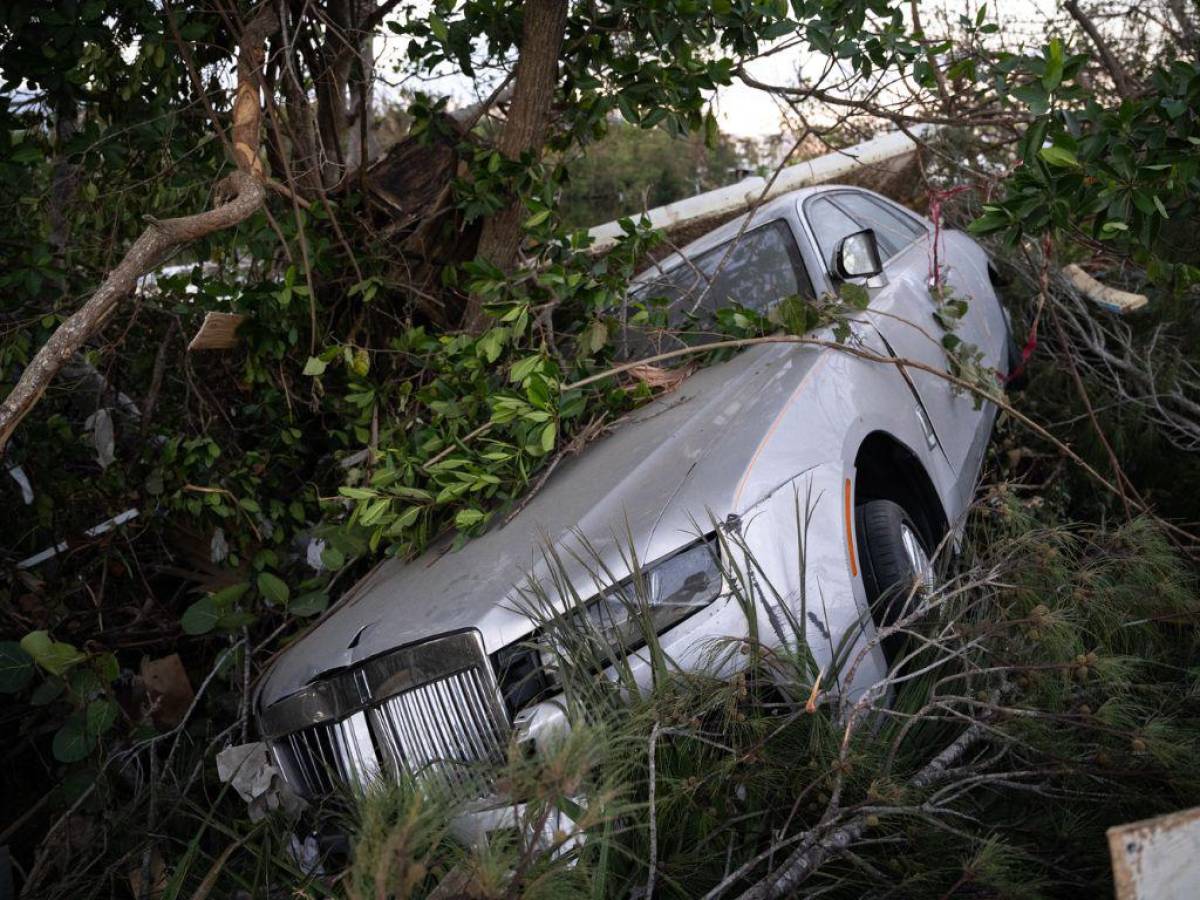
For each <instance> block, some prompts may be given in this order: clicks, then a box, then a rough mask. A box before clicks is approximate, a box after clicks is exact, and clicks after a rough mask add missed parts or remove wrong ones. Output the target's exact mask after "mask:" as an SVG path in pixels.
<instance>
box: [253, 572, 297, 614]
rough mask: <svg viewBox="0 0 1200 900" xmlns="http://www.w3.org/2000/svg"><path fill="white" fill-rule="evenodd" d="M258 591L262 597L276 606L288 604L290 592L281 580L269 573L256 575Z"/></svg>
mask: <svg viewBox="0 0 1200 900" xmlns="http://www.w3.org/2000/svg"><path fill="white" fill-rule="evenodd" d="M258 589H259V591H260V592H261V593H262V595H263V596H264V597H266V598H267V599H268V600H270V601H271V602H272V603H274V604H275V605H276V606H283V605H285V604H286V603H287V602H288V597H289V596H290V595H291V591H290V590H288V586H287V585H286V584H284V582H283V579H281V578H280V577H279V576H278V575H272V574H271V573H270V572H259V573H258Z"/></svg>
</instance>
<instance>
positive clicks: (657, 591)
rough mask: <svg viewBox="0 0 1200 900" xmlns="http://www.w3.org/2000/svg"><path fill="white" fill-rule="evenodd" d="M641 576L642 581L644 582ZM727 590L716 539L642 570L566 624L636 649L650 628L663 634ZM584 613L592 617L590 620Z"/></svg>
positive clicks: (574, 614)
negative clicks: (581, 619)
mask: <svg viewBox="0 0 1200 900" xmlns="http://www.w3.org/2000/svg"><path fill="white" fill-rule="evenodd" d="M639 581H640V583H638V582H639ZM720 592H721V567H720V565H719V564H718V562H717V547H716V541H715V539H707V540H702V541H699V542H698V543H695V544H693V545H692V546H690V547H687V548H685V549H683V550H680V551H679V552H677V553H675V554H673V555H671V556H668V557H666V558H665V559H661V560H659V561H657V562H655V563H653V564H652V565H650V566H647V567H645V568H643V569H642V571H641V577H640V579H638V578H637V577H635V576H631V577H629V578H627V579H625V580H624V581H622V582H621V583H619V584H617V585H614V586H613V587H611V588H608V589H607V590H605V591H603V592H601V593H600V595H599V596H597V597H596V598H595V599H593V600H590V601H588V603H587V604H586V605H585V606H584V608H583V609H582V610H572V611H570V612H568V613H567V615H566V625H567V627H568V628H569V627H571V626H572V625H579V626H584V627H587V628H589V629H590V630H591V631H592V632H593V633H595V634H597V635H599V636H600V637H601V638H603V639H604V640H605V641H606V642H607V643H608V644H609V645H610V646H612V647H614V648H620V649H623V650H633V649H636V648H637V647H638V646H640V645H641V644H643V643H645V639H646V632H647V630H649V631H652V632H653V633H654V634H662V633H663V632H664V631H666V630H667V629H668V628H670V627H671V626H672V625H676V624H678V623H679V622H682V621H683V620H684V619H686V618H687V617H688V616H690V615H691V614H692V613H694V612H696V611H697V610H699V609H702V608H704V607H705V606H708V604H710V603H712V602H713V600H715V599H716V598H717V595H718V594H720ZM580 616H586V617H587V623H586V625H584V623H583V622H581V621H580V620H579V617H580Z"/></svg>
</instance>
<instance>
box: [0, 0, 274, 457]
mask: <svg viewBox="0 0 1200 900" xmlns="http://www.w3.org/2000/svg"><path fill="white" fill-rule="evenodd" d="M276 27H277V20H276V18H275V14H274V13H273V12H272V11H271V9H270V7H269V6H268V5H265V4H264V5H263V6H261V7H260V8H259V11H258V13H257V14H256V15H255V16H254V18H252V19H251V20H250V23H249V24H248V25H247V26H246V28H245V30H244V32H243V34H242V39H241V43H240V48H239V52H238V86H237V93H236V96H235V98H234V103H233V129H232V141H233V156H234V161H235V162H236V163H237V165H238V171H236V172H234V173H233V174H232V175H230V176H229V177H228V178H225V179H223V180H222V181H221V182H220V183H219V184H218V185H217V187H216V190H215V197H216V200H217V206H216V207H215V208H214V209H211V210H208V211H206V212H202V213H197V214H195V215H191V216H183V217H181V218H177V219H163V220H161V221H159V220H152V221H151V223H150V227H149V228H147V229H146V230H145V231H143V232H142V234H141V236H140V237H139V238H138V239H137V240H136V241H134V243H133V246H132V247H130V248H129V252H127V253H126V254H125V257H124V258H123V259H122V260H121V262H120V264H118V265H117V267H116V268H115V269H113V270H112V271H111V272H110V273H109V274H108V276H107V277H106V278H105V279H104V281H103V283H101V285H100V287H99V288H97V289H96V292H95V293H94V294H92V296H91V297H90V298H89V299H88V301H87V302H86V303H84V305H83V306H82V307H80V308H79V309H78V310H76V312H74V313H73V314H72V315H71V316H70V317H69V318H68V319H67V320H66V321H65V322H63V323H62V325H60V326H59V327H58V328H57V329H56V330H55V332H54V334H52V335H51V336H50V339H49V340H48V341H46V343H45V344H43V345H42V347H41V349H39V350H38V352H37V354H36V355H35V356H34V358H33V359H32V360H31V361H30V363H29V365H28V366H26V367H25V371H24V372H22V373H21V378H20V380H19V381H18V382H17V384H16V386H15V387H14V388H13V389H12V392H11V393H9V395H8V396H7V397H5V398H4V402H3V403H2V404H0V457H3V455H4V453H5V450H6V449H7V447H8V441H9V439H10V438H11V437H12V434H13V432H14V431H15V430H16V428H17V426H18V425H20V424H21V420H22V419H24V418H25V416H27V415H28V414H29V412H30V410H32V409H33V408H34V406H36V405H37V403H38V401H39V400H41V398H42V396H43V394H45V392H46V388H47V387H49V385H50V382H51V381H53V380H54V377H55V376H56V375H57V374H58V373H59V372H60V371H61V370H62V368H63V366H65V365H66V364H67V362H68V361H69V360H70V359H71V358H72V357H73V356H74V355H75V353H76V352H78V351H79V350H80V349H81V348H82V347H83V346H84V344H86V343H87V342H88V341H89V340H90V339H91V338H92V337H93V336H95V335H96V334H97V333H98V332H99V331H100V329H101V328H103V327H104V323H105V322H106V321H107V320H108V318H109V317H110V316H111V315H112V313H113V311H114V310H115V309H116V308H117V306H118V305H119V304H120V302H121V301H122V300H123V299H124V298H125V297H127V296H128V295H129V294H130V293H131V292H132V291H133V289H134V287H135V286H136V284H137V280H138V279H139V278H140V277H142V276H143V275H145V274H146V273H148V272H151V271H153V270H154V269H155V268H157V267H158V266H159V265H161V264H162V262H163V260H165V259H166V258H167V256H168V255H170V254H171V253H172V252H173V251H175V250H177V249H178V248H179V247H181V246H183V245H185V244H187V243H190V242H191V241H194V240H196V239H198V238H201V237H204V236H205V235H209V234H212V233H213V232H215V231H219V230H221V229H224V228H229V227H231V226H233V225H237V224H238V223H239V222H243V221H245V220H246V219H247V218H249V217H250V216H251V215H253V214H254V212H255V211H256V210H258V208H259V207H260V206H262V203H263V199H264V197H265V190H264V187H263V182H262V174H263V170H262V162H261V160H260V159H259V156H258V148H259V132H260V126H261V123H262V106H261V103H260V100H259V80H260V79H261V77H262V64H263V58H264V55H265V53H264V44H265V42H266V39H267V36H268V35H269V34H270V33H271V32H272V31H274V30H275V28H276Z"/></svg>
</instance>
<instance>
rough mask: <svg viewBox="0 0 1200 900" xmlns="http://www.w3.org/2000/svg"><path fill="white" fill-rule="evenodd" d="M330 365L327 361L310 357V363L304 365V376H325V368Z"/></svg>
mask: <svg viewBox="0 0 1200 900" xmlns="http://www.w3.org/2000/svg"><path fill="white" fill-rule="evenodd" d="M328 365H329V364H328V363H327V362H325V360H323V359H321V358H319V357H316V356H310V357H309V358H308V362H306V363H305V364H304V372H303V373H302V374H304V375H312V376H316V375H324V374H325V368H326V366H328Z"/></svg>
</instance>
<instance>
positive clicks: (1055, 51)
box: [1042, 38, 1065, 91]
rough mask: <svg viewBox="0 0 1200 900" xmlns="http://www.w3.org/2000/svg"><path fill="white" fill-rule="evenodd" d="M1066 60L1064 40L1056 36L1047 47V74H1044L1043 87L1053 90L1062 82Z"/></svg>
mask: <svg viewBox="0 0 1200 900" xmlns="http://www.w3.org/2000/svg"><path fill="white" fill-rule="evenodd" d="M1064 62H1065V60H1064V57H1063V44H1062V41H1061V40H1059V39H1058V38H1054V39H1053V40H1051V41H1050V43H1049V45H1048V46H1047V47H1046V74H1044V75H1043V76H1042V87H1044V88H1045V89H1046V90H1048V91H1052V90H1054V89H1055V88H1057V87H1058V86H1059V85H1060V84H1062V79H1063V64H1064Z"/></svg>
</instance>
